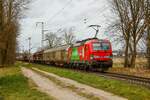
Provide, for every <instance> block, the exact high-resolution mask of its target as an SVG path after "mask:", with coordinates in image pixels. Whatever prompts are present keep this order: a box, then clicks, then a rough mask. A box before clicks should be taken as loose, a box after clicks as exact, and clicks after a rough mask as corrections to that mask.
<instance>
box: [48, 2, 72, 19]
mask: <svg viewBox="0 0 150 100" xmlns="http://www.w3.org/2000/svg"><path fill="white" fill-rule="evenodd" d="M72 1H73V0H69V1H68V3H67V4H66V5H65V6H64V7H62V8H61V9H60V10H59V11H58V12H57V13H55V14H54V15H53V16H52V17H51V18H50V19H49V20H48V21H50V22H52V20H53V19H54V18H56V16H58V15H59V14H60V13H62V11H63V10H64V9H65V8H66V7H67V6H68V5H70V4H71V2H72Z"/></svg>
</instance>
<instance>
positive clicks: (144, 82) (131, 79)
mask: <svg viewBox="0 0 150 100" xmlns="http://www.w3.org/2000/svg"><path fill="white" fill-rule="evenodd" d="M42 65H43V64H42ZM44 65H47V64H44ZM54 67H58V66H54ZM59 68H61V67H59ZM65 69H71V70H78V71H80V72H86V73H94V74H96V75H99V76H102V77H106V78H111V79H116V80H121V81H125V82H128V83H132V84H136V85H141V86H144V87H147V88H149V89H150V78H144V77H138V76H133V75H127V74H119V73H112V72H100V71H93V70H92V71H85V70H81V69H72V68H66V67H65Z"/></svg>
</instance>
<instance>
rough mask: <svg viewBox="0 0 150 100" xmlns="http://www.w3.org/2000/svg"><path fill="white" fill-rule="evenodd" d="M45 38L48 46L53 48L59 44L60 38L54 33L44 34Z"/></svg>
mask: <svg viewBox="0 0 150 100" xmlns="http://www.w3.org/2000/svg"><path fill="white" fill-rule="evenodd" d="M46 40H47V41H48V48H53V47H57V46H59V45H61V42H62V39H61V37H58V36H57V35H56V33H52V32H51V33H49V34H47V35H46Z"/></svg>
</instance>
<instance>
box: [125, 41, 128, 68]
mask: <svg viewBox="0 0 150 100" xmlns="http://www.w3.org/2000/svg"><path fill="white" fill-rule="evenodd" d="M128 51H129V42H127V43H126V48H125V59H124V67H128V65H129V60H128V58H129V52H128Z"/></svg>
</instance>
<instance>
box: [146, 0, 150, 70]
mask: <svg viewBox="0 0 150 100" xmlns="http://www.w3.org/2000/svg"><path fill="white" fill-rule="evenodd" d="M145 21H146V22H147V42H146V44H147V61H148V68H149V69H150V1H149V0H146V6H145Z"/></svg>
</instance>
